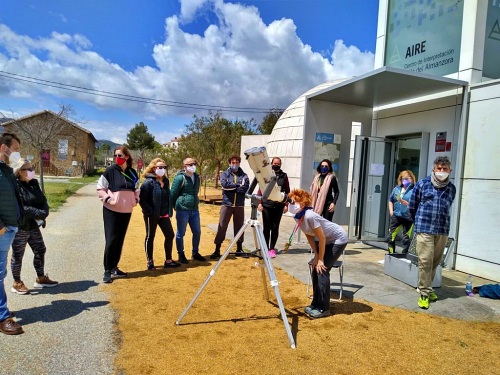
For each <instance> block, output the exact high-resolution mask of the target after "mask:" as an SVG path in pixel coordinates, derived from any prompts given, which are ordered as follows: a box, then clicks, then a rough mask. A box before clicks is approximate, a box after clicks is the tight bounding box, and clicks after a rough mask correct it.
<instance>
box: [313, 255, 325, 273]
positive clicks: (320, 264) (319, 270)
mask: <svg viewBox="0 0 500 375" xmlns="http://www.w3.org/2000/svg"><path fill="white" fill-rule="evenodd" d="M315 268H316V272H317V273H318V275H319V274H322V273H323V272H326V266H325V264H324V263H323V261H322V260H321V259H318V261H317V262H316V265H315Z"/></svg>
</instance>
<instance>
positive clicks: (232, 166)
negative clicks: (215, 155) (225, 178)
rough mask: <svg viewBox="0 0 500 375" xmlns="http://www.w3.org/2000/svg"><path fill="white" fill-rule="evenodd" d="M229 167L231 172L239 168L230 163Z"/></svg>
mask: <svg viewBox="0 0 500 375" xmlns="http://www.w3.org/2000/svg"><path fill="white" fill-rule="evenodd" d="M229 167H230V168H231V171H233V172H237V171H238V169H239V168H240V166H239V165H230V166H229Z"/></svg>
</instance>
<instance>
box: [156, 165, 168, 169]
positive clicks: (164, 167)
mask: <svg viewBox="0 0 500 375" xmlns="http://www.w3.org/2000/svg"><path fill="white" fill-rule="evenodd" d="M156 168H157V169H167V167H166V166H164V165H160V166H159V167H156Z"/></svg>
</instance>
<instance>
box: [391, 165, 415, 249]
mask: <svg viewBox="0 0 500 375" xmlns="http://www.w3.org/2000/svg"><path fill="white" fill-rule="evenodd" d="M414 183H415V175H414V174H413V172H412V171H410V170H405V171H401V172H400V173H399V176H398V185H397V186H396V187H395V188H394V189H393V190H392V193H391V195H390V196H389V202H388V203H387V206H388V208H389V216H390V218H391V221H390V223H389V236H388V239H387V242H388V247H387V249H388V251H389V254H392V253H394V252H395V250H396V236H397V234H398V232H399V231H400V230H401V228H403V246H404V249H403V254H405V253H407V252H408V248H409V247H410V238H411V234H412V229H413V221H412V219H411V216H410V213H409V212H408V201H409V200H410V197H411V193H412V190H413V186H414Z"/></svg>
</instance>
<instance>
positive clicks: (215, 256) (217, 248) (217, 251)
mask: <svg viewBox="0 0 500 375" xmlns="http://www.w3.org/2000/svg"><path fill="white" fill-rule="evenodd" d="M219 258H220V244H215V251H214V253H213V254H212V255H210V259H219Z"/></svg>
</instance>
